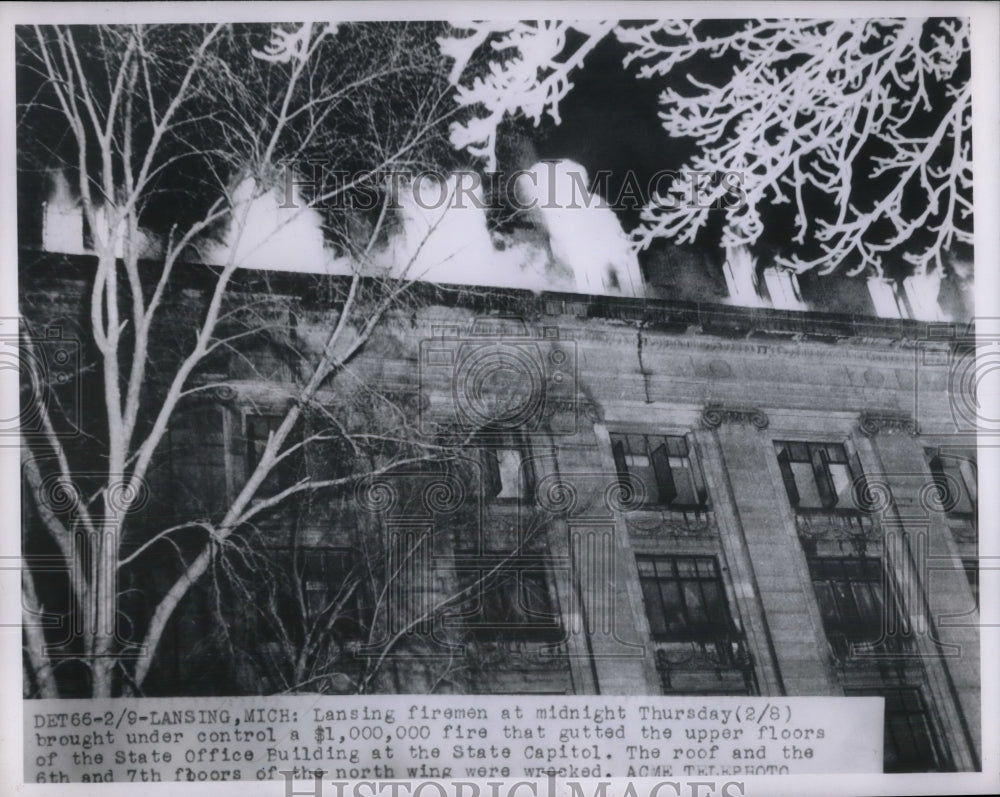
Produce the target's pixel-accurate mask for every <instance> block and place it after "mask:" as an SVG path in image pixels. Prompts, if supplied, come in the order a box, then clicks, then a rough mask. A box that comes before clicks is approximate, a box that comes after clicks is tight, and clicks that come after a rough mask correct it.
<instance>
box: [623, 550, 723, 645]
mask: <svg viewBox="0 0 1000 797" xmlns="http://www.w3.org/2000/svg"><path fill="white" fill-rule="evenodd" d="M681 562H685V563H689V564H690V565H692V566H693V576H691V575H688V574H682V573H681V571H680V563H681ZM644 564H645V565H652V568H653V572H652V574H649V575H647V574H644V573H643V565H644ZM700 564H709V565H710V566H711V573H709V574H707V575H703V574H702V573H701V568H700V566H699V565H700ZM664 566H665V567H666V568H668V569H669V572H663V573H661V572H660V571H661V567H664ZM636 570H637V572H638V575H639V589H640V592H641V593H642V600H643V608H644V609H645V612H646V620H647V623H648V624H649V636H650V639H651V640H652V641H653V642H668V643H670V642H697V643H716V642H723V641H724V642H727V643H728V642H731V641H733V640H734V639H736V638H737V637H738V636H739V631H738V629H737V627H736V623H735V621H734V620H733V613H732V610H731V608H730V601H729V595H728V593H727V592H726V586H725V583H724V581H723V578H722V569H721V567H720V565H719V559H718V557H717V556H715V555H713V554H637V555H636ZM706 583H710V584H713V585H714V587H715V589H716V600H717V609H718V611H717V617H716V618H714V619H712V618H710V617H709V614H710V611H709V608H708V604H709V602H710V601H709V600H708V599H707V598H706V595H705V587H704V585H705V584H706ZM663 584H670V585H671V586H672V587H673V588H674V589H673V591H674V593H675V594H676V602H677V610H679V612H680V614H679V615H677V611H675V610H674V607H673V606H669V605H668V603H669V602H668V601H667V600H666V599H665V597H664V587H663ZM686 584H688V585H690V584H693V585H695V586H696V587H697V594H698V595H699V596H700V599H701V605H700V607H698V609H697V611H696V610H695V609H694V608H693V607H691V606H689V605H688V604H689V597H690V593H689V592H688V590H686V589H685V585H686ZM648 585H653V586H654V588H655V592H656V594H657V595H658V597H659V603H660V605H659V607H658V613H659V616H660V617H661V618H662V620H663V622H662V625H663V629H664V630H662V631H658V630H657V629H656V627H655V626H656V625H658V624H659V623H656V622H654V619H653V618H654V616H656V612H651V611H650V606H649V591H647V586H648ZM698 612H700V613H702V614H704V615H705V619H704V620H702V621H700V622H699V621H694V620H692V616H693V615H695V614H696V613H698ZM669 614H672V615H674V616H679V617H680V618H681V619H682V620H683V626H684V627H683V630H682V631H681V632H679V633H677V632H671V631H670V630H669V624H668V621H667V617H668V615H669ZM699 626H700V627H699Z"/></svg>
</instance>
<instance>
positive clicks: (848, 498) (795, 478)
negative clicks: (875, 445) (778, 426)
mask: <svg viewBox="0 0 1000 797" xmlns="http://www.w3.org/2000/svg"><path fill="white" fill-rule="evenodd" d="M775 447H776V449H777V452H778V465H779V466H780V467H781V477H782V479H783V480H784V482H785V490H786V491H787V493H788V500H789V502H791V504H792V506H793V507H795V508H796V509H804V510H832V509H837V510H856V509H857V506H856V504H855V501H854V497H853V489H852V488H853V484H854V479H855V478H857V477H859V476H861V466H860V464H859V463H858V461H857V458H856V457H851V458H850V459H851V460H852V461H851V462H849V461H848V455H847V451H846V450H845V449H844V446H842V445H840V444H839V443H798V442H779V443H775Z"/></svg>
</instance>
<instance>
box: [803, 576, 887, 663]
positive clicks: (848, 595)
mask: <svg viewBox="0 0 1000 797" xmlns="http://www.w3.org/2000/svg"><path fill="white" fill-rule="evenodd" d="M808 562H809V573H810V575H811V576H812V582H813V589H814V590H815V592H816V600H817V601H818V602H819V610H820V614H821V616H822V618H823V629H824V630H825V631H826V637H827V640H828V641H829V642H830V646H831V648H832V649H833V652H834V655H836V656H837V658H838V659H840V660H841V661H846V660H847V659H849V658H850V657H851V655H852V648H855V647H858V646H860V647H864V648H870V649H873V650H877V651H878V652H879V653H887V652H894V651H898V650H901V649H902V648H903V646H904V643H903V640H904V638H905V634H904V631H905V629H904V627H903V620H902V614H901V612H900V611H899V609H898V606H897V605H896V603H895V601H894V600H893V599H892V596H891V595H890V596H889V599H888V600H886V596H885V589H884V577H883V571H882V562H881V560H880V559H876V558H870V557H865V558H853V557H821V556H812V557H809V559H808Z"/></svg>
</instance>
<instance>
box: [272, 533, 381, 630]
mask: <svg viewBox="0 0 1000 797" xmlns="http://www.w3.org/2000/svg"><path fill="white" fill-rule="evenodd" d="M269 557H270V558H271V562H272V563H271V566H272V567H274V570H273V571H272V572H273V575H272V576H271V578H272V582H273V583H272V589H273V596H274V597H273V599H274V601H275V610H276V614H277V615H278V617H279V618H280V619H281V620H282V621H283V622H284V623H285V624H286V627H287V628H288V629H298V628H302V627H306V628H309V627H313V626H314V625H315V624H317V623H322V624H323V625H324V626H325V627H327V628H328V629H329V630H330V631H331V632H333V633H334V634H336V635H337V636H338V637H340V638H350V639H354V638H358V637H359V636H360V633H361V626H362V624H363V619H364V618H363V616H362V614H363V612H362V606H363V598H364V596H363V595H362V592H363V589H362V585H361V583H360V580H359V579H360V573H359V572H357V571H356V569H355V568H354V567H353V562H354V558H353V556H352V555H351V552H350V551H349V550H347V549H344V548H317V547H302V548H298V549H295V550H292V549H289V548H274V549H271V550H270V551H269Z"/></svg>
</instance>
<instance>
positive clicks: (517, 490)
mask: <svg viewBox="0 0 1000 797" xmlns="http://www.w3.org/2000/svg"><path fill="white" fill-rule="evenodd" d="M480 460H481V462H482V464H483V478H484V480H485V482H486V484H485V489H486V497H487V498H489V499H495V500H498V501H506V500H514V501H516V500H526V499H529V498H530V497H531V473H530V471H529V469H528V467H527V464H526V462H525V458H524V454H523V452H522V451H521V449H520V448H482V449H480Z"/></svg>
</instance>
